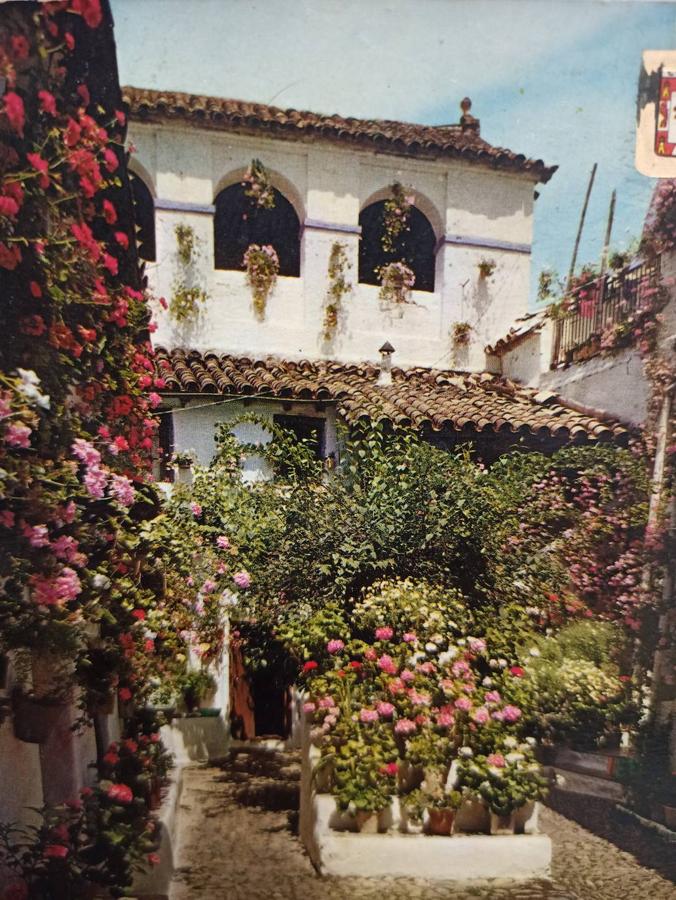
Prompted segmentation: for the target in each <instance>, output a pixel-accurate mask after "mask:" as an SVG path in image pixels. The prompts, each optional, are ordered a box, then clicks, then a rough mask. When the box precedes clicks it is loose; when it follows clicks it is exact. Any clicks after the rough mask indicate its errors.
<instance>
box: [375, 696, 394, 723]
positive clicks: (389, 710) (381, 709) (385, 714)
mask: <svg viewBox="0 0 676 900" xmlns="http://www.w3.org/2000/svg"><path fill="white" fill-rule="evenodd" d="M376 710H377V712H378V715H379V716H381V717H382V718H383V719H390V718H391V717H392V716H393V715H394V706H393V705H392V704H391V703H388V702H387V700H379V701H378V703H376Z"/></svg>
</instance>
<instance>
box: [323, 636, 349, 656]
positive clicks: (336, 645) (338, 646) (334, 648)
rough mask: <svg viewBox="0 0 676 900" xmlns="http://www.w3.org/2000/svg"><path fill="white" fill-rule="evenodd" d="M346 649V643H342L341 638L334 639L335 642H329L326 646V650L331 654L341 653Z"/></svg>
mask: <svg viewBox="0 0 676 900" xmlns="http://www.w3.org/2000/svg"><path fill="white" fill-rule="evenodd" d="M344 647H345V644H344V642H343V641H341V640H340V639H339V638H334V639H333V640H331V641H329V642H328V644H327V645H326V649H327V651H328V652H329V653H340V651H341V650H342V649H343V648H344Z"/></svg>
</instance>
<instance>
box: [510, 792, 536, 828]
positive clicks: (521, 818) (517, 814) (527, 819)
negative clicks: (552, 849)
mask: <svg viewBox="0 0 676 900" xmlns="http://www.w3.org/2000/svg"><path fill="white" fill-rule="evenodd" d="M539 816H540V804H539V803H536V802H535V800H530V801H529V802H528V803H525V804H524V805H523V806H521V807H519V809H516V810H514V831H515V833H516V834H537V833H538V822H539Z"/></svg>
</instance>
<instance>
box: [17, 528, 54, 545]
mask: <svg viewBox="0 0 676 900" xmlns="http://www.w3.org/2000/svg"><path fill="white" fill-rule="evenodd" d="M21 533H22V534H23V536H24V537H25V538H26V539H27V540H28V543H29V544H30V545H31V547H48V546H49V530H48V528H47V526H46V525H24V526H23V529H22V531H21Z"/></svg>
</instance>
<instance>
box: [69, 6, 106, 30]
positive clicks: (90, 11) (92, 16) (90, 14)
mask: <svg viewBox="0 0 676 900" xmlns="http://www.w3.org/2000/svg"><path fill="white" fill-rule="evenodd" d="M71 9H72V10H73V12H76V13H80V15H81V16H82V18H83V19H84V20H85V22H86V23H87V25H89V27H90V28H98V27H99V25H100V24H101V20H102V18H103V13H102V12H101V2H100V0H73V2H72V4H71Z"/></svg>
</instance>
